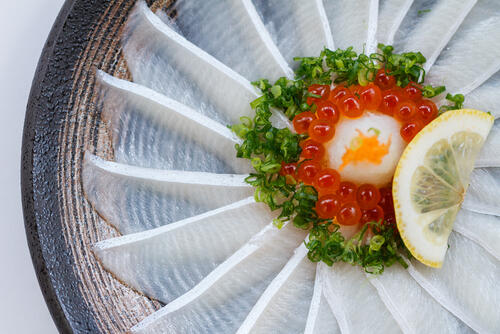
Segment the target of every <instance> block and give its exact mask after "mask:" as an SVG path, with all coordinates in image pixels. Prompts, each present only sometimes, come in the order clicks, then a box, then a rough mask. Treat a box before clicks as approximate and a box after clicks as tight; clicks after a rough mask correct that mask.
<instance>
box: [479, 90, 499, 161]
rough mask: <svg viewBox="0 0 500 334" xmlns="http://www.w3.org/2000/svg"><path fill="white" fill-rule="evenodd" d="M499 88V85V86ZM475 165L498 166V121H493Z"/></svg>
mask: <svg viewBox="0 0 500 334" xmlns="http://www.w3.org/2000/svg"><path fill="white" fill-rule="evenodd" d="M499 89H500V87H499ZM499 91H500V90H499ZM475 166H476V167H500V121H499V120H497V121H495V123H493V127H492V128H491V130H490V133H489V134H488V138H486V141H485V143H484V145H483V148H482V149H481V153H479V156H478V158H477V160H476V163H475Z"/></svg>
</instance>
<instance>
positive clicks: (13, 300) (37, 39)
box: [0, 0, 64, 334]
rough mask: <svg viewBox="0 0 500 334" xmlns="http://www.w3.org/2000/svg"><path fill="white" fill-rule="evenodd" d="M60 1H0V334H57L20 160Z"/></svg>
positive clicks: (61, 2) (61, 0) (61, 1)
mask: <svg viewBox="0 0 500 334" xmlns="http://www.w3.org/2000/svg"><path fill="white" fill-rule="evenodd" d="M63 2H64V1H63V0H12V1H11V0H0V31H1V34H0V159H1V162H2V165H1V168H0V171H1V172H0V185H1V186H0V210H1V211H0V212H1V227H2V228H1V229H0V264H1V266H2V270H1V272H0V333H6V334H10V333H15V334H25V333H26V334H34V333H36V334H45V333H57V330H56V327H55V325H54V323H53V322H52V319H51V317H50V314H49V311H48V309H47V306H46V305H45V301H44V300H43V297H42V293H41V291H40V288H39V286H38V282H37V280H36V276H35V271H34V269H33V265H32V263H31V258H30V255H29V251H28V246H27V242H26V236H25V232H24V223H23V217H22V209H21V189H20V176H19V175H20V160H21V141H22V140H21V139H22V129H23V122H24V114H25V110H26V103H27V99H28V94H29V91H30V87H31V81H32V79H33V75H34V73H35V68H36V65H37V62H38V58H39V57H40V53H41V51H42V48H43V45H44V43H45V40H46V39H47V36H48V34H49V31H50V28H51V27H52V24H53V23H54V21H55V18H56V16H57V14H58V12H59V9H60V8H61V6H62V4H63Z"/></svg>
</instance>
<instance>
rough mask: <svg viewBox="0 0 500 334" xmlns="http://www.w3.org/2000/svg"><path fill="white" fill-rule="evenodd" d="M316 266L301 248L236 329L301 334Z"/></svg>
mask: <svg viewBox="0 0 500 334" xmlns="http://www.w3.org/2000/svg"><path fill="white" fill-rule="evenodd" d="M315 276H316V265H315V264H313V263H312V262H311V261H309V260H308V259H307V248H306V247H305V246H304V245H301V246H300V247H299V248H297V249H296V250H295V254H294V255H293V256H292V257H291V258H290V261H289V262H288V263H287V264H286V265H285V267H284V268H283V270H282V271H281V272H280V273H279V274H278V275H277V276H276V277H275V278H274V280H273V281H272V282H271V283H270V284H269V286H268V287H267V289H266V291H264V293H263V294H262V296H261V297H260V298H259V300H258V301H257V303H256V304H255V306H254V307H253V309H252V310H251V311H250V313H248V316H247V318H246V319H245V321H244V322H243V324H242V325H241V327H240V328H239V329H238V332H237V333H239V334H244V333H270V332H276V333H302V332H304V329H305V324H306V320H307V313H306V312H303V310H306V309H308V308H309V306H310V304H311V299H312V296H313V291H314V277H315Z"/></svg>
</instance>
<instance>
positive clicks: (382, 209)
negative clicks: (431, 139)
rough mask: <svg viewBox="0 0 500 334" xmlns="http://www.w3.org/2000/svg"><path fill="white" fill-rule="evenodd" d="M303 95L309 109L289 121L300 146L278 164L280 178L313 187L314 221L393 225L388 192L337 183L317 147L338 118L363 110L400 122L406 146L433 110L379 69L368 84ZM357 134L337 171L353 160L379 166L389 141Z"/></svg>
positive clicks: (413, 88)
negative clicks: (293, 157) (295, 156)
mask: <svg viewBox="0 0 500 334" xmlns="http://www.w3.org/2000/svg"><path fill="white" fill-rule="evenodd" d="M308 91H309V93H310V95H311V96H310V97H308V99H307V103H308V104H309V105H310V106H311V110H310V111H305V112H302V113H300V114H298V115H297V116H295V117H294V119H293V126H294V128H295V131H296V132H297V133H299V134H304V135H307V139H305V140H303V141H302V142H301V143H300V146H301V148H302V153H301V156H300V161H299V162H298V163H290V164H283V165H282V168H281V171H280V173H281V175H286V176H288V177H292V178H293V179H294V180H295V181H298V182H303V183H304V184H306V185H311V186H314V188H315V189H316V191H317V192H318V201H317V202H316V207H315V209H316V213H317V214H318V216H319V218H322V219H335V220H336V222H338V223H339V224H341V225H356V224H358V223H362V224H365V223H367V222H372V221H375V222H380V221H385V222H387V223H388V224H391V225H393V224H395V218H394V205H393V202H392V191H391V188H390V187H388V188H377V187H375V186H374V185H372V184H362V185H359V186H357V185H356V184H354V183H352V182H342V180H341V177H340V174H339V172H338V171H337V170H334V169H331V168H328V161H327V159H326V157H325V147H324V146H323V144H325V143H327V142H329V141H330V140H332V138H333V137H334V136H335V126H336V124H337V123H338V121H339V119H340V117H341V116H344V117H347V118H359V117H361V116H362V115H363V113H364V112H365V111H371V112H380V113H383V114H386V115H389V116H392V117H394V118H395V119H396V120H398V121H399V122H400V123H401V129H400V135H401V137H402V138H403V139H404V140H405V141H406V142H409V141H411V140H412V139H413V137H414V136H415V135H416V134H417V133H418V132H419V131H420V130H421V129H422V128H423V127H424V126H425V125H426V124H428V123H429V122H431V121H432V120H433V119H434V118H436V117H437V115H438V108H437V107H436V105H435V104H434V103H433V102H432V101H431V100H429V99H425V98H423V97H422V87H421V86H419V85H418V84H416V83H413V82H411V83H410V84H409V85H407V86H406V87H404V88H401V87H399V86H397V85H396V80H395V78H394V77H393V76H391V75H388V74H387V73H386V71H385V70H384V69H381V70H379V71H378V72H377V74H376V76H375V78H374V82H372V83H369V84H368V85H366V86H360V85H352V86H350V87H345V86H343V85H338V86H336V87H335V88H334V89H333V90H332V89H331V88H330V86H328V85H311V86H309V88H308ZM358 133H359V137H358V138H357V139H359V141H360V142H359V145H355V146H356V147H355V148H353V149H350V148H347V150H346V153H345V155H344V156H343V164H342V166H341V167H340V168H343V167H345V165H347V164H348V163H350V162H355V161H369V162H372V163H374V164H380V163H381V161H382V158H383V157H384V156H385V155H386V154H387V153H388V150H389V147H390V145H391V140H390V138H389V141H388V142H387V143H379V141H378V138H377V136H368V135H365V134H363V133H362V132H361V131H359V130H358ZM344 160H345V161H344Z"/></svg>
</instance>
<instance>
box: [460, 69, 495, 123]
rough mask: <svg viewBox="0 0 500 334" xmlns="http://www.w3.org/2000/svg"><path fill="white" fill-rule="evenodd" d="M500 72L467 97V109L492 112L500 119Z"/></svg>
mask: <svg viewBox="0 0 500 334" xmlns="http://www.w3.org/2000/svg"><path fill="white" fill-rule="evenodd" d="M499 91H500V71H498V72H497V73H495V74H494V75H493V76H492V77H491V78H489V79H488V80H487V81H486V82H484V83H483V84H482V85H481V86H479V87H478V88H476V89H474V90H473V91H472V92H470V93H469V94H467V96H466V97H465V103H464V105H465V107H466V108H473V109H479V110H483V111H487V112H490V113H491V114H492V115H493V116H495V118H499V117H500V94H498V92H499Z"/></svg>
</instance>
